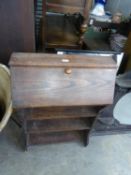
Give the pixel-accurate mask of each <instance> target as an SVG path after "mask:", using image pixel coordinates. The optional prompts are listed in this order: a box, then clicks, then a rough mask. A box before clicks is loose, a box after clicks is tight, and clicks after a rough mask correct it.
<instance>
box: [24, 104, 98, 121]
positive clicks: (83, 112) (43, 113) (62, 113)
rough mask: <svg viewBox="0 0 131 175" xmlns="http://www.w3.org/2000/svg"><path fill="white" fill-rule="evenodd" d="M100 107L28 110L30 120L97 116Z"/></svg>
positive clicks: (27, 114)
mask: <svg viewBox="0 0 131 175" xmlns="http://www.w3.org/2000/svg"><path fill="white" fill-rule="evenodd" d="M99 110H100V107H92V106H90V107H87V106H82V107H80V106H78V107H48V108H47V107H46V108H33V109H28V110H26V111H25V112H26V116H27V119H28V120H43V119H44V120H45V119H59V118H61V119H62V118H63V119H65V118H80V117H83V118H85V117H96V116H97V114H98V111H99Z"/></svg>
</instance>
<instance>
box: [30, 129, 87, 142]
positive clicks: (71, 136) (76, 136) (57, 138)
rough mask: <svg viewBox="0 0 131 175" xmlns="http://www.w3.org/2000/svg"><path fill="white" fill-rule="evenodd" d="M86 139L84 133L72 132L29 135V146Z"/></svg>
mask: <svg viewBox="0 0 131 175" xmlns="http://www.w3.org/2000/svg"><path fill="white" fill-rule="evenodd" d="M83 137H84V133H83V131H79V132H78V131H71V132H68V131H66V132H55V133H54V132H53V133H40V134H36V133H35V134H32V133H31V134H29V143H28V144H29V145H35V144H38V143H39V144H48V143H57V142H67V141H81V140H82V139H83Z"/></svg>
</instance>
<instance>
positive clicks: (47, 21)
mask: <svg viewBox="0 0 131 175" xmlns="http://www.w3.org/2000/svg"><path fill="white" fill-rule="evenodd" d="M91 5H92V0H81V1H80V0H72V1H70V0H43V20H42V45H43V47H44V48H70V49H81V48H82V45H83V37H84V36H83V35H84V32H85V31H86V29H87V23H88V17H89V11H90V8H91ZM74 14H75V15H74Z"/></svg>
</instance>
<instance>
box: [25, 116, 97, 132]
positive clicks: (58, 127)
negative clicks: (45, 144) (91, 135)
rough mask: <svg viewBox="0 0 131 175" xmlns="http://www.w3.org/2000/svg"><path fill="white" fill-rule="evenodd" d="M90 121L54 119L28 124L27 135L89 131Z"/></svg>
mask: <svg viewBox="0 0 131 175" xmlns="http://www.w3.org/2000/svg"><path fill="white" fill-rule="evenodd" d="M93 121H94V120H93V119H92V120H90V119H57V120H56V119H55V120H43V121H30V122H28V128H27V131H28V132H29V133H47V132H61V131H77V130H90V129H91V126H92V122H93Z"/></svg>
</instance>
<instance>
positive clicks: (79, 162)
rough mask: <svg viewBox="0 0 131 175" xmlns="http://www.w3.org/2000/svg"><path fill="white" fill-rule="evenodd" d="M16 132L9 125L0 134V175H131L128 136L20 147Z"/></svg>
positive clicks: (130, 137) (18, 136) (92, 138)
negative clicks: (25, 149)
mask: <svg viewBox="0 0 131 175" xmlns="http://www.w3.org/2000/svg"><path fill="white" fill-rule="evenodd" d="M20 135H21V133H20V129H19V128H17V127H16V125H15V124H13V122H10V123H9V124H8V126H7V127H6V129H5V130H4V132H2V133H1V134H0V175H73V174H74V175H131V134H128V135H112V136H97V137H96V136H93V137H91V138H90V144H89V146H88V147H86V148H85V147H83V145H82V144H79V143H64V144H63V143H62V144H52V145H43V146H34V147H31V148H30V149H29V151H28V152H24V151H23V150H22V147H21V140H22V138H20Z"/></svg>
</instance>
